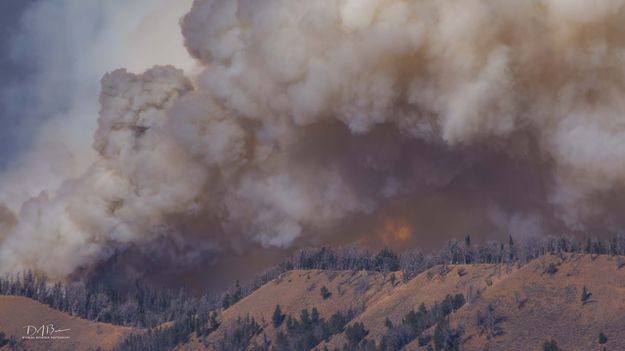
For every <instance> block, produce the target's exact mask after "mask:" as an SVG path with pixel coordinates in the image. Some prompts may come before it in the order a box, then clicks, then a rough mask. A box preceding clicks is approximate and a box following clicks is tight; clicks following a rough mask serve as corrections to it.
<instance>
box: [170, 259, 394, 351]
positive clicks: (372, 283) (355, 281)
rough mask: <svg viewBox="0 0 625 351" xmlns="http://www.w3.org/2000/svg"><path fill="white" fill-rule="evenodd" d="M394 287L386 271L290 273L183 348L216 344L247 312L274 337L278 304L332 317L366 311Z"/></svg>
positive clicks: (286, 310) (284, 309)
mask: <svg viewBox="0 0 625 351" xmlns="http://www.w3.org/2000/svg"><path fill="white" fill-rule="evenodd" d="M395 277H396V281H395V284H396V285H397V284H399V280H400V279H401V275H400V274H398V273H395ZM322 286H325V287H326V288H327V289H328V290H329V291H330V293H331V294H332V295H331V296H330V298H328V299H326V300H324V299H323V297H322V296H321V293H320V289H321V287H322ZM392 290H393V284H392V283H391V276H390V274H387V275H386V276H385V275H384V274H382V273H377V272H367V271H338V272H337V271H321V270H305V271H303V270H302V271H300V270H295V271H290V272H286V273H284V274H282V275H281V276H280V277H279V278H277V279H275V280H274V281H272V282H270V283H268V284H265V285H264V286H262V287H261V288H260V289H258V290H257V291H255V292H253V293H252V294H251V295H249V296H247V297H246V298H244V299H243V300H241V301H239V302H238V303H237V304H235V305H234V306H231V307H230V308H228V309H227V310H225V311H224V312H223V314H222V315H221V318H222V327H221V328H219V330H217V331H216V332H214V333H213V334H211V335H210V336H209V337H208V338H207V339H206V340H202V341H201V342H200V341H198V340H196V339H194V340H192V341H191V342H189V343H188V344H187V345H184V346H183V347H181V349H183V350H192V349H198V348H199V349H202V348H203V346H202V345H206V346H207V347H208V348H209V349H210V348H211V345H212V343H213V342H214V341H215V340H216V339H217V338H218V337H219V336H221V335H222V332H223V330H224V327H226V326H228V325H229V324H230V323H232V321H234V320H236V319H237V317H240V316H245V315H250V316H252V317H254V318H255V319H256V320H257V321H258V322H259V324H261V326H262V327H263V328H264V332H265V334H266V335H267V336H268V337H269V338H270V339H271V338H273V337H274V336H275V333H276V331H275V329H274V328H273V325H272V324H271V316H272V314H273V312H274V309H275V307H276V305H277V304H279V305H280V307H281V308H282V312H283V313H285V314H287V315H292V316H299V314H300V311H301V310H302V309H309V310H312V308H313V307H316V308H317V310H319V313H320V315H321V317H323V318H328V317H330V316H331V315H332V314H333V313H335V312H336V311H343V310H347V309H349V308H355V309H359V310H366V309H367V308H368V307H369V306H371V305H372V304H373V303H375V302H376V301H378V300H380V299H381V298H384V297H385V296H386V295H388V294H389V293H390V292H391V291H392Z"/></svg>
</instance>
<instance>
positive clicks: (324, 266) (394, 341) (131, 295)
mask: <svg viewBox="0 0 625 351" xmlns="http://www.w3.org/2000/svg"><path fill="white" fill-rule="evenodd" d="M558 253H585V254H590V255H599V254H605V255H614V256H617V264H618V265H619V268H620V267H622V266H625V259H621V257H620V256H622V255H625V237H623V236H617V237H613V238H611V239H609V240H598V239H584V240H576V239H573V238H570V237H544V238H540V239H537V240H529V241H518V242H517V241H515V240H514V239H513V238H512V237H509V238H508V239H507V240H506V241H505V242H494V241H491V242H486V243H482V244H474V243H472V241H471V238H470V237H469V236H467V237H465V238H464V240H452V241H450V242H448V243H447V245H446V246H445V247H444V248H442V249H440V250H438V251H436V252H432V253H423V252H422V251H420V250H418V249H414V250H409V251H405V252H401V253H397V252H394V251H393V250H391V249H388V248H384V249H382V250H379V251H371V250H366V249H357V248H354V247H341V248H330V247H322V248H311V249H302V250H300V251H298V252H296V253H295V254H293V255H291V256H290V257H289V258H288V259H287V260H285V261H284V262H282V263H281V264H279V265H277V266H275V267H272V268H271V269H268V270H266V271H265V272H263V273H262V274H260V275H258V276H257V277H256V278H255V279H253V280H251V281H249V282H247V283H244V284H240V283H239V282H237V283H236V284H235V285H234V286H233V287H232V288H230V289H229V290H228V291H226V292H223V293H221V294H209V293H205V294H202V295H199V296H198V295H194V294H190V293H188V292H186V291H184V290H179V291H173V290H169V289H156V288H153V287H150V286H149V285H148V284H146V283H144V282H143V281H141V280H137V281H136V282H135V284H134V285H133V286H132V288H131V289H129V290H128V291H125V292H119V291H117V290H115V289H113V288H111V287H108V286H106V285H104V284H97V283H89V282H88V283H83V282H80V281H75V282H70V283H60V282H51V281H49V280H48V279H47V278H46V277H45V276H43V275H40V274H37V273H36V272H32V271H27V272H23V273H21V274H16V275H7V276H5V277H2V278H0V294H2V295H18V296H25V297H28V298H32V299H35V300H37V301H40V302H42V303H44V304H46V305H48V306H50V307H52V308H55V309H57V310H60V311H64V312H67V313H69V314H70V315H73V316H79V317H81V318H84V319H88V320H92V321H99V322H107V323H112V324H116V325H124V326H131V327H136V328H138V330H139V331H141V330H143V332H139V333H136V334H134V335H131V336H130V337H129V338H127V339H126V340H125V341H124V342H123V343H122V344H120V345H119V349H120V350H143V349H149V350H168V349H171V348H172V347H174V346H175V345H178V344H180V343H184V342H186V341H188V339H189V337H190V336H191V335H193V334H194V333H196V334H197V335H208V334H210V333H211V332H213V331H214V330H216V328H217V327H219V325H220V321H219V317H218V313H217V312H218V311H220V310H222V309H227V308H228V307H230V306H231V305H233V304H235V303H237V302H238V301H239V300H240V299H242V298H244V297H245V296H247V295H249V294H250V293H251V292H253V291H255V290H256V289H258V288H259V287H261V286H262V285H263V284H265V283H267V282H269V281H271V280H273V279H274V278H276V277H278V276H279V275H280V274H282V273H284V272H286V271H289V270H311V269H316V270H317V269H318V270H351V271H361V270H365V271H377V272H396V271H401V278H402V279H403V280H404V281H409V280H410V279H412V278H413V277H415V276H417V275H418V274H419V273H421V272H424V271H426V270H427V269H429V268H431V267H434V266H436V265H448V264H481V263H488V264H504V265H516V266H519V267H520V266H523V265H525V264H526V263H528V262H530V261H532V260H533V259H536V258H538V257H541V256H543V255H545V254H558ZM450 298H452V299H454V298H455V299H457V300H450V301H448V302H450V303H451V302H454V301H455V302H454V303H453V305H454V308H457V306H458V305H460V306H461V305H462V304H463V303H464V297H462V299H461V298H460V297H457V296H456V297H453V296H452V297H450ZM459 301H462V303H460V302H459ZM445 303H447V302H445ZM437 306H438V305H437ZM424 308H425V306H424ZM436 308H439V307H436ZM411 312H412V313H419V319H423V318H426V317H427V314H426V312H428V311H427V310H425V311H424V310H423V309H420V311H411ZM409 313H410V312H409ZM409 313H408V314H407V315H406V321H410V320H413V321H414V317H415V316H414V315H409ZM432 313H434V315H435V316H437V317H436V318H434V317H432V315H429V317H427V318H429V319H427V320H428V321H429V322H428V324H427V326H428V327H431V326H433V325H437V327H438V328H439V329H440V330H443V331H445V333H447V334H445V335H446V336H445V337H446V338H447V337H451V338H452V339H453V335H455V334H454V333H458V332H461V331H456V330H450V329H449V327H448V326H446V325H444V318H442V317H441V316H445V315H446V313H449V310H448V309H447V308H446V309H444V312H441V311H438V310H435V311H434V312H432ZM356 314H357V312H354V311H351V312H347V311H346V312H344V314H339V315H337V316H336V317H334V321H333V322H332V320H328V321H325V320H320V319H318V318H317V317H314V316H315V311H310V312H308V311H307V312H306V313H304V314H303V315H301V316H299V319H298V318H296V317H295V316H284V319H285V323H286V325H287V326H289V327H288V328H286V331H285V332H283V334H280V335H279V337H278V339H277V341H276V345H271V347H272V348H270V345H269V344H266V345H259V346H258V348H259V349H273V350H281V349H288V348H291V349H293V347H295V346H293V347H291V346H288V345H298V346H297V347H296V349H298V350H299V349H302V350H303V349H310V348H307V347H308V346H302V345H309V344H307V343H306V341H301V338H302V337H301V336H300V335H298V334H297V333H298V332H297V331H298V330H299V331H304V330H315V328H317V330H320V331H319V332H318V333H317V334H318V335H317V336H315V337H314V338H312V339H311V337H308V339H306V340H308V342H309V343H310V345H312V344H314V345H317V344H319V342H321V341H322V340H324V339H327V338H328V337H329V336H331V335H333V333H337V332H343V331H345V330H344V329H343V328H344V326H345V325H346V324H347V322H348V321H349V320H351V319H352V318H353V317H354V316H355V315H356ZM311 315H312V316H313V317H311V318H312V320H313V321H314V322H313V324H315V323H316V326H315V327H314V328H312V329H311V328H309V327H308V324H309V321H308V318H309V317H310V316H311ZM411 318H412V319H411ZM337 321H342V322H340V323H339V322H337ZM298 323H299V324H298ZM302 323H303V325H306V326H307V327H301V326H302ZM324 323H325V324H324ZM328 323H334V324H328ZM410 323H411V322H406V323H402V324H399V325H389V326H388V333H387V334H388V335H387V336H386V337H385V338H383V339H382V343H381V344H380V345H371V344H370V342H368V341H367V339H366V335H363V336H362V337H361V338H360V340H358V342H357V343H355V344H351V345H348V346H346V347H348V349H354V348H355V347H356V346H357V347H358V348H361V349H363V350H377V349H379V350H391V349H398V348H397V347H398V345H404V344H405V343H407V342H408V341H410V340H413V339H415V338H418V337H422V336H421V332H422V331H423V330H424V328H425V324H419V325H418V326H417V324H415V323H416V322H413V324H410ZM419 323H422V322H419ZM440 323H443V324H441V325H438V324H440ZM330 325H332V327H330ZM408 325H410V326H411V327H407V326H408ZM350 328H353V327H350ZM446 328H447V329H446ZM230 330H231V332H230V333H229V334H226V335H225V336H223V337H222V339H220V343H221V345H222V349H224V350H227V349H228V347H230V346H232V347H234V348H232V349H237V348H236V345H235V344H241V343H245V342H246V341H247V342H249V341H250V340H251V338H252V337H253V336H254V335H258V334H259V333H261V332H262V328H261V327H260V326H259V325H258V323H257V321H254V319H253V318H247V319H241V320H240V321H239V326H238V327H234V329H232V328H230ZM345 332H346V333H347V334H348V335H349V334H353V333H358V332H360V334H366V333H365V331H358V330H352V329H350V330H349V331H345ZM450 335H451V336H450ZM428 337H429V338H432V337H434V336H433V335H432V336H428ZM357 339H358V338H357ZM311 340H313V341H311ZM361 341H362V342H361ZM424 342H425V341H424ZM428 342H429V340H428ZM228 345H230V346H228ZM233 345H235V346H233ZM280 345H282V346H280ZM285 345H286V346H285ZM310 345H309V346H310ZM389 345H391V346H389ZM393 345H395V346H393ZM265 347H266V348H265ZM280 347H282V348H280ZM311 347H312V346H311Z"/></svg>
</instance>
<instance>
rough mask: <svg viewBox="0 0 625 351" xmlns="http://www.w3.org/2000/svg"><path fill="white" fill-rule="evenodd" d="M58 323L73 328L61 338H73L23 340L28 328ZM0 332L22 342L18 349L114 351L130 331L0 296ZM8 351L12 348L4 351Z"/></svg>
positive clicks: (60, 325)
mask: <svg viewBox="0 0 625 351" xmlns="http://www.w3.org/2000/svg"><path fill="white" fill-rule="evenodd" d="M42 324H54V328H55V329H57V330H58V329H70V330H69V331H67V332H63V333H58V335H63V336H69V337H70V338H69V339H55V340H22V336H23V335H24V333H25V329H24V327H25V326H27V325H35V326H41V325H42ZM0 331H3V332H4V333H5V334H7V337H10V336H14V337H15V338H16V339H17V340H18V347H17V349H18V350H35V351H37V350H42V351H48V350H49V351H53V350H59V351H65V350H85V351H86V350H95V349H96V348H97V347H101V348H102V349H103V350H110V349H112V348H113V347H114V346H115V345H116V344H117V343H118V342H119V341H120V339H121V338H122V337H123V336H124V335H126V334H127V333H128V332H129V331H130V328H125V327H120V326H115V325H111V324H106V323H96V322H90V321H87V320H84V319H81V318H77V317H72V316H70V315H68V314H66V313H63V312H60V311H57V310H55V309H52V308H50V307H48V306H46V305H44V304H41V303H39V302H37V301H35V300H32V299H29V298H25V297H18V296H0ZM2 349H3V350H5V349H6V350H8V349H9V348H8V346H6V347H4V348H2Z"/></svg>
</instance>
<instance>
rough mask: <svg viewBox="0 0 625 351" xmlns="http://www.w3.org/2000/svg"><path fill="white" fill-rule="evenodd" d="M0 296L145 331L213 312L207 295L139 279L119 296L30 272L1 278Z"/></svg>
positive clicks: (110, 290) (98, 287)
mask: <svg viewBox="0 0 625 351" xmlns="http://www.w3.org/2000/svg"><path fill="white" fill-rule="evenodd" d="M0 294H2V295H19V296H25V297H28V298H32V299H34V300H37V301H39V302H41V303H44V304H46V305H48V306H50V307H52V308H55V309H57V310H60V311H63V312H67V313H69V314H71V315H73V316H79V317H81V318H85V319H89V320H93V321H100V322H106V323H112V324H117V325H127V326H136V327H148V328H149V327H155V326H157V325H159V324H162V323H164V322H168V321H173V320H177V319H183V318H184V317H185V316H187V315H189V314H191V313H199V312H198V311H206V313H208V311H211V310H215V309H216V299H215V298H214V297H213V296H210V295H208V294H205V295H202V296H200V297H195V296H191V295H190V294H187V293H186V292H184V291H178V292H174V291H171V290H167V289H155V288H151V287H149V286H148V285H147V284H145V283H144V282H143V281H141V280H137V281H136V282H135V284H134V285H133V286H132V288H131V289H129V290H128V291H127V292H123V293H122V292H120V291H118V290H115V289H113V288H111V287H108V286H104V285H102V284H91V283H87V284H85V283H83V282H72V283H68V284H61V283H54V284H51V283H49V282H48V280H47V278H46V277H45V276H43V275H40V274H37V273H35V272H33V271H27V272H24V273H22V274H17V275H13V276H6V277H4V278H0Z"/></svg>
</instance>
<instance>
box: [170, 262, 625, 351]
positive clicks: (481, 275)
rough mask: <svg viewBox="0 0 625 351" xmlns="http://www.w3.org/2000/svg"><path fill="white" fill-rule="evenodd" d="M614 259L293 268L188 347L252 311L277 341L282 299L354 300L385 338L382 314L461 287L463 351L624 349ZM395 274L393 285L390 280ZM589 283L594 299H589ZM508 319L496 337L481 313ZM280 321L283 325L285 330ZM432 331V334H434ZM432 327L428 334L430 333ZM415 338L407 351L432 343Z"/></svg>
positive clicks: (330, 306) (299, 302)
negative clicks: (407, 276) (404, 278)
mask: <svg viewBox="0 0 625 351" xmlns="http://www.w3.org/2000/svg"><path fill="white" fill-rule="evenodd" d="M622 260H623V259H622V258H621V259H617V258H615V257H609V256H591V255H575V254H567V255H548V256H544V257H542V258H540V259H537V260H534V261H532V262H531V263H529V264H527V265H525V266H523V267H522V268H516V267H513V266H508V265H493V264H483V265H449V266H436V267H434V268H431V269H430V270H428V271H426V272H424V273H422V274H420V275H418V276H417V277H415V278H414V279H412V280H410V281H408V282H407V283H402V282H401V277H400V276H399V274H398V273H395V278H396V279H391V275H390V274H386V275H384V274H382V273H366V272H345V271H341V272H332V271H292V272H288V273H284V274H283V275H282V276H280V278H278V279H276V280H275V281H272V282H270V283H268V284H266V285H265V286H263V287H261V288H260V289H259V290H257V291H255V292H254V293H252V294H251V295H249V296H247V297H246V298H245V299H243V300H241V301H240V302H239V303H237V304H235V305H234V306H232V307H230V308H229V309H227V310H226V311H225V312H223V314H222V315H221V318H222V320H223V324H222V326H221V327H220V328H219V329H218V331H217V332H215V333H213V334H211V335H210V336H208V337H204V338H200V339H198V338H194V339H192V340H191V341H190V342H189V343H187V344H186V345H183V346H181V347H180V348H179V349H180V350H202V349H208V350H211V349H213V345H214V342H215V341H216V340H217V339H218V338H219V337H220V336H221V335H223V331H224V330H225V328H226V327H227V326H228V325H230V324H231V323H232V321H234V320H235V319H236V318H237V317H239V316H245V315H250V316H253V317H254V318H256V320H257V321H258V322H259V324H260V325H261V326H262V327H263V332H262V333H261V335H259V336H257V337H256V339H255V341H257V342H260V341H261V340H262V339H263V337H264V336H265V335H266V337H267V338H268V339H269V340H274V338H275V335H276V330H274V328H273V326H272V325H271V315H272V313H273V311H274V308H275V306H276V304H280V306H281V308H282V311H283V312H284V313H286V314H288V315H291V316H299V313H300V311H301V310H302V309H305V308H308V309H312V307H316V308H317V309H318V310H319V312H320V314H321V316H322V317H325V318H328V317H329V316H330V315H331V314H333V313H335V312H336V311H340V310H345V309H347V308H350V307H357V308H361V313H360V314H359V315H358V316H357V317H356V318H355V319H354V320H352V321H351V322H350V324H352V325H353V324H354V323H356V322H362V323H364V325H365V328H366V329H367V330H368V331H369V335H368V336H367V338H368V339H373V340H375V341H376V342H379V340H380V338H381V336H382V335H384V333H385V332H386V326H385V325H384V321H385V319H386V318H389V319H390V320H391V321H392V322H393V323H395V324H396V325H397V324H398V323H401V319H402V317H404V316H405V314H406V313H407V312H409V311H410V310H411V309H417V308H418V306H419V305H420V304H421V303H424V304H425V305H426V306H428V308H429V307H431V306H432V305H433V304H434V303H435V302H440V301H442V300H443V299H444V298H445V296H446V295H447V294H456V293H462V294H463V295H464V296H465V298H466V299H467V303H466V304H465V305H464V306H463V307H462V308H460V309H459V310H458V311H457V312H455V313H453V314H452V315H451V316H450V321H451V325H452V327H458V326H461V327H462V328H463V329H464V333H463V335H462V338H461V340H462V348H461V349H462V350H468V351H471V350H476V351H477V350H506V351H508V350H511V351H514V350H519V351H526V350H539V351H540V350H542V345H543V343H544V342H545V341H546V340H548V339H552V338H553V339H555V340H556V341H557V342H558V344H559V346H560V348H561V349H562V350H565V351H572V350H580V351H587V350H599V344H598V335H599V332H600V331H602V332H603V333H604V334H605V335H606V336H607V337H608V342H607V344H606V345H605V346H607V350H625V328H623V326H624V325H625V269H624V268H621V269H619V266H622V264H620V262H621V261H622ZM391 280H394V281H395V282H394V283H391ZM321 286H326V287H327V288H328V289H329V290H330V291H331V292H332V296H331V297H330V298H328V299H326V300H324V299H323V298H322V297H321V294H320V292H319V289H320V288H321ZM584 286H586V287H587V288H588V291H589V292H590V293H592V296H591V297H590V298H589V299H588V301H587V303H585V304H584V303H582V299H581V295H582V290H583V287H584ZM489 304H490V305H492V306H494V311H493V312H491V313H490V315H491V316H493V317H501V320H502V321H501V322H499V323H497V324H496V328H492V329H490V330H492V331H493V332H495V331H496V329H500V331H499V332H497V333H495V334H498V335H495V336H492V337H490V338H489V337H488V336H487V335H488V330H489V329H488V328H483V327H478V325H477V314H478V311H480V312H481V313H482V314H483V315H485V316H486V315H488V314H487V311H488V305H489ZM281 328H284V326H283V327H281ZM433 329H434V328H431V329H430V330H429V331H428V332H427V333H429V334H430V335H432V334H433ZM427 333H426V334H427ZM345 341H346V338H345V335H344V334H337V335H335V336H334V337H332V338H331V339H330V340H329V341H328V342H326V343H322V344H321V345H319V346H318V349H323V347H325V346H327V347H328V348H329V349H330V350H332V349H334V348H335V347H338V348H341V347H342V346H343V344H344V343H345ZM425 349H426V348H425V347H421V348H419V346H418V343H417V341H416V340H415V341H413V342H412V343H411V344H409V345H407V346H406V347H404V350H425Z"/></svg>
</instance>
